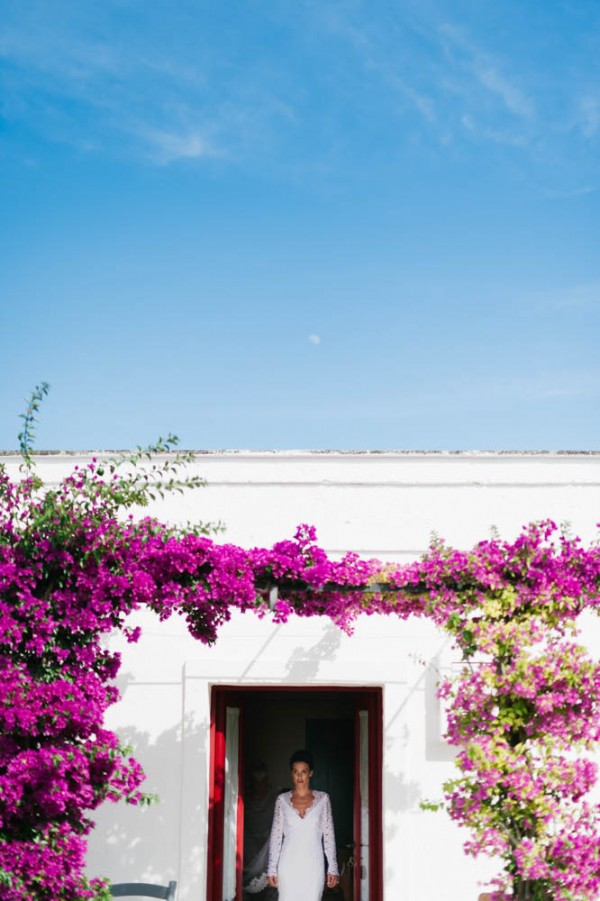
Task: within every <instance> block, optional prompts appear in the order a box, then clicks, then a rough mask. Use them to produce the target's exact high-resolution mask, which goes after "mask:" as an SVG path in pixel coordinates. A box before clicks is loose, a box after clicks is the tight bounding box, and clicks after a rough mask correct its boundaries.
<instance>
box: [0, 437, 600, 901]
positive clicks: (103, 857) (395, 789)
mask: <svg viewBox="0 0 600 901" xmlns="http://www.w3.org/2000/svg"><path fill="white" fill-rule="evenodd" d="M85 459H89V457H87V458H85ZM0 460H3V462H7V463H8V465H9V466H11V467H15V468H16V466H17V465H18V463H17V461H16V460H15V458H14V457H13V458H10V457H9V458H2V457H0ZM82 461H83V458H81V459H80V458H78V457H77V456H75V455H44V456H41V457H40V459H39V471H40V474H41V475H42V476H43V477H44V478H45V479H46V480H47V481H49V482H53V481H56V480H57V479H58V478H60V477H61V476H62V475H63V474H65V473H66V472H67V471H68V470H69V469H70V468H71V467H72V466H73V465H75V463H77V462H82ZM197 471H198V472H199V473H201V474H202V475H203V476H204V477H205V478H206V479H207V481H208V487H207V488H205V489H203V490H201V491H198V492H193V493H190V494H188V495H186V496H184V497H181V496H175V497H173V498H169V499H167V500H166V501H164V502H161V503H160V504H157V505H156V508H155V510H153V511H152V512H154V513H157V514H158V515H159V516H161V517H162V518H164V519H169V520H176V521H185V520H197V519H202V520H223V521H224V522H225V523H226V525H227V531H226V533H225V534H224V536H223V540H227V541H231V542H234V543H237V544H240V545H243V546H254V545H269V544H272V543H273V542H274V541H277V540H279V539H282V538H286V537H290V536H291V535H292V534H293V532H294V530H295V527H296V526H297V525H298V523H300V522H308V523H312V524H314V525H316V527H317V530H318V534H319V539H320V543H321V545H322V546H324V547H325V549H326V550H327V551H328V552H329V553H331V554H334V555H335V554H341V553H343V552H345V551H347V550H353V551H356V552H358V553H360V554H361V555H365V556H375V557H379V558H380V559H383V560H398V561H405V560H409V559H412V558H414V557H415V556H417V555H418V554H420V553H421V552H422V551H423V550H425V548H426V547H427V544H428V541H429V538H430V535H431V533H432V532H433V531H435V532H437V533H438V534H439V535H441V536H443V537H444V538H445V539H447V541H448V542H449V543H450V544H452V545H454V546H456V547H463V548H464V547H469V546H471V545H473V544H474V543H475V542H476V541H478V540H480V539H482V538H485V537H488V536H489V532H490V528H491V527H492V526H494V527H496V528H497V529H498V530H499V532H500V533H501V535H502V536H503V537H511V536H513V535H514V534H515V533H516V532H517V531H518V529H519V528H520V526H521V525H522V524H524V523H526V522H528V521H531V520H536V519H541V518H547V517H551V518H553V519H555V520H556V521H557V522H563V521H568V522H570V523H571V525H572V529H573V531H574V532H575V533H576V534H579V535H580V536H581V537H582V539H583V540H584V541H586V542H587V541H590V540H592V539H594V538H595V537H596V534H597V532H596V522H597V521H598V520H599V519H600V517H599V516H598V510H599V509H600V455H597V454H580V455H577V454H575V455H573V454H569V455H560V454H493V453H489V454H475V453H473V454H470V453H462V454H457V455H444V454H417V453H414V454H404V453H381V454H366V453H339V454H338V453H306V452H298V453H291V452H281V453H279V452H278V453H245V452H230V453H208V454H203V455H202V456H201V457H200V458H199V460H198V463H197ZM138 619H139V621H140V622H141V623H142V625H143V628H144V634H143V638H142V640H141V641H140V643H139V644H138V645H128V644H127V643H126V642H123V641H122V639H121V638H120V637H116V638H114V639H113V640H112V644H113V645H114V647H119V649H120V650H121V651H122V653H123V666H122V670H121V674H120V677H119V685H120V688H121V691H122V694H123V698H122V701H121V703H120V704H118V705H116V706H115V707H114V708H113V709H112V710H111V712H110V718H109V725H110V727H112V728H116V729H117V730H118V731H119V733H120V734H121V735H122V736H123V737H124V738H125V739H126V740H128V741H130V742H131V744H132V745H133V746H134V749H135V754H136V756H137V757H138V759H139V760H140V761H141V762H142V764H143V765H144V767H145V770H146V772H147V774H148V783H147V787H148V790H151V791H156V792H158V794H159V795H160V798H161V801H160V803H159V804H156V805H154V806H153V807H151V808H149V809H147V810H143V811H140V810H137V809H135V808H125V807H124V806H118V807H115V806H114V805H107V806H106V807H105V808H103V809H102V810H100V811H99V812H98V816H97V818H96V819H97V823H98V827H97V829H96V831H95V833H94V835H93V836H92V839H91V843H90V857H89V869H90V873H92V874H104V875H108V876H109V877H111V878H112V879H113V880H114V881H129V880H133V879H135V880H138V879H143V880H157V881H167V880H168V879H177V881H178V883H179V894H178V898H179V899H180V901H204V899H205V898H206V865H207V861H206V834H207V803H208V801H207V790H208V728H209V722H210V717H209V700H210V687H211V685H215V684H219V683H223V684H240V685H282V684H288V685H294V686H296V685H328V686H335V685H361V686H363V685H376V686H383V690H384V711H383V715H384V724H383V725H384V734H383V747H384V773H383V791H384V830H383V832H384V882H385V899H386V901H399V899H402V901H422V899H429V898H436V897H444V899H445V901H468V899H476V898H477V895H478V892H479V888H478V880H481V879H484V878H486V876H487V875H489V874H491V873H492V872H493V869H494V868H493V866H492V867H490V866H489V865H487V864H485V863H478V862H474V861H472V860H470V859H466V858H465V857H464V856H463V855H462V852H461V842H462V839H463V838H464V837H465V836H464V835H462V834H461V833H460V831H459V830H458V829H457V828H456V827H455V826H454V825H453V824H452V823H450V822H449V821H448V820H447V818H446V816H445V814H443V813H438V814H431V813H423V812H421V811H420V809H419V807H418V801H419V800H420V799H421V798H423V797H426V798H435V797H439V796H440V785H441V783H442V782H443V781H444V779H446V778H448V777H450V776H451V775H452V774H453V766H452V752H451V749H449V748H448V747H447V746H446V745H445V744H444V743H443V742H442V741H441V738H440V723H439V709H438V704H437V701H436V699H435V681H436V678H437V673H438V671H439V669H440V668H444V667H447V666H449V665H450V664H451V663H452V660H453V655H452V652H451V650H450V649H449V648H448V647H447V645H446V643H445V639H444V637H443V636H441V635H440V634H439V633H437V632H436V630H435V629H434V628H433V627H432V626H431V625H430V624H429V623H426V622H421V621H416V620H415V621H410V622H407V623H402V622H394V621H393V620H392V619H390V618H379V617H363V618H362V619H361V621H359V623H358V625H357V628H356V632H355V634H354V635H353V636H352V637H349V636H346V635H342V634H341V633H340V632H339V631H338V630H337V629H336V628H335V627H333V626H332V625H331V624H330V623H329V622H328V621H319V620H301V619H294V620H292V621H290V622H289V623H287V624H286V625H279V626H277V625H273V624H272V622H270V621H269V620H268V619H264V620H259V619H257V618H256V617H253V616H252V615H245V616H242V615H239V616H236V617H234V619H233V620H232V621H231V622H230V623H228V624H227V625H226V626H225V627H224V628H223V630H222V632H221V637H220V640H219V642H218V643H217V645H216V646H215V647H214V648H205V647H203V646H202V645H200V644H199V643H197V642H195V641H193V640H192V639H191V638H190V637H189V636H188V635H187V632H186V630H185V627H184V625H183V623H181V622H180V621H177V620H171V621H169V622H167V623H159V622H158V621H157V620H156V618H155V617H153V616H152V615H150V614H148V613H144V614H139V615H138ZM586 640H587V641H588V644H589V645H590V647H591V648H592V649H593V650H596V649H598V648H600V640H599V637H598V629H597V626H596V624H595V623H592V622H588V623H587V624H586ZM290 750H293V749H290Z"/></svg>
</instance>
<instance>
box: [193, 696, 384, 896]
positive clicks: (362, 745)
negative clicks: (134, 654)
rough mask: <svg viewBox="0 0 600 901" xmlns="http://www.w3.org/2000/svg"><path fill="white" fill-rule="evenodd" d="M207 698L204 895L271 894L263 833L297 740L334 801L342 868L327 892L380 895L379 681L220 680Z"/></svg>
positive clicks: (286, 785)
mask: <svg viewBox="0 0 600 901" xmlns="http://www.w3.org/2000/svg"><path fill="white" fill-rule="evenodd" d="M211 700H212V704H211V771H210V811H209V837H208V839H209V840H208V874H209V875H208V895H207V897H208V899H209V901H276V898H277V895H276V893H275V892H274V890H272V889H266V890H264V889H263V890H261V887H260V885H261V883H260V873H261V872H264V865H263V864H262V861H261V857H260V850H261V847H262V846H261V842H262V844H263V845H264V840H265V837H267V838H268V834H269V832H270V819H271V818H272V807H273V806H274V799H275V797H276V796H277V793H278V791H285V790H287V789H288V788H289V765H288V761H289V757H290V754H291V753H292V752H294V751H295V750H297V749H299V748H308V749H310V751H311V752H312V753H313V756H314V758H315V774H314V777H313V780H312V783H311V784H312V785H313V787H314V788H316V789H320V790H322V791H326V792H327V793H328V794H329V796H330V798H331V803H332V808H333V816H334V824H335V830H336V844H337V849H338V864H339V866H340V872H341V873H342V878H341V881H340V886H339V887H338V888H337V889H335V890H328V891H326V892H325V893H324V896H323V897H324V899H327V901H381V897H382V892H381V876H382V865H381V835H382V828H381V822H382V821H381V767H382V753H381V733H382V712H381V711H382V697H381V689H378V688H370V687H369V688H337V687H328V686H322V687H319V688H310V689H309V688H300V687H298V688H276V689H275V688H272V687H269V688H267V687H265V688H261V687H248V688H239V687H237V686H235V687H234V686H218V687H214V688H213V690H212V699H211ZM263 859H264V857H263ZM251 880H254V882H253V884H252V885H251V886H250V882H251ZM244 885H245V886H246V889H244ZM263 885H264V880H263ZM249 887H250V889H251V891H248V889H249Z"/></svg>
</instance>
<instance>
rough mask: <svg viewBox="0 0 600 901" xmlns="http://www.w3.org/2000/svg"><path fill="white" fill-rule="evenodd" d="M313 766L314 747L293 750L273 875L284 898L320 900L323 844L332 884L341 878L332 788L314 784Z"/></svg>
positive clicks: (273, 845) (273, 849)
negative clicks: (327, 789) (329, 790)
mask: <svg viewBox="0 0 600 901" xmlns="http://www.w3.org/2000/svg"><path fill="white" fill-rule="evenodd" d="M313 767H314V764H313V758H312V754H311V753H310V751H306V750H302V751H296V753H295V754H292V756H291V758H290V769H291V777H292V790H291V791H288V792H283V793H282V794H280V795H279V797H278V798H277V801H276V802H275V814H274V816H273V826H272V829H271V841H270V846H269V866H268V870H267V880H268V883H269V885H271V886H273V888H277V889H279V901H320V899H321V895H322V894H323V888H324V885H325V865H324V860H323V849H325V856H326V857H327V887H328V888H334V886H336V885H337V884H338V882H339V878H340V877H339V873H338V867H337V856H336V848H335V835H334V831H333V817H332V815H331V802H330V800H329V795H328V794H327V793H326V792H321V791H316V790H313V789H311V787H310V779H311V776H312V774H313Z"/></svg>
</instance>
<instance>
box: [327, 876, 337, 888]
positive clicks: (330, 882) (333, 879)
mask: <svg viewBox="0 0 600 901" xmlns="http://www.w3.org/2000/svg"><path fill="white" fill-rule="evenodd" d="M339 881H340V877H339V876H334V875H333V873H328V874H327V888H335V887H336V885H337V884H338V882H339Z"/></svg>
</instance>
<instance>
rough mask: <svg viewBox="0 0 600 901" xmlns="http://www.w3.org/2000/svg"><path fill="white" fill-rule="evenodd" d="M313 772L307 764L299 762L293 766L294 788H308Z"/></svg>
mask: <svg viewBox="0 0 600 901" xmlns="http://www.w3.org/2000/svg"><path fill="white" fill-rule="evenodd" d="M311 776H312V770H311V769H310V767H309V765H308V764H307V763H303V762H302V761H298V762H297V763H295V764H294V765H293V766H292V785H293V786H294V788H308V785H309V783H310V777H311Z"/></svg>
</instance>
